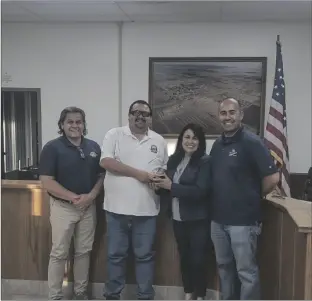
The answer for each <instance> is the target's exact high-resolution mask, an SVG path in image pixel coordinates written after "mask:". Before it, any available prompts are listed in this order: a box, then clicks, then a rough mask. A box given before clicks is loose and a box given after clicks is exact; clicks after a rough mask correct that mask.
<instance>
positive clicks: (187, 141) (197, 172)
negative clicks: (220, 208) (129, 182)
mask: <svg viewBox="0 0 312 301" xmlns="http://www.w3.org/2000/svg"><path fill="white" fill-rule="evenodd" d="M153 182H154V185H155V189H156V192H157V193H158V194H159V195H160V197H161V201H162V203H164V200H165V201H167V202H166V203H167V204H169V211H170V215H171V217H172V220H173V230H174V235H175V238H176V241H177V246H178V251H179V255H180V269H181V273H182V281H183V286H184V291H185V299H186V300H193V299H198V300H202V299H204V297H205V295H206V289H207V250H208V248H209V246H210V220H209V206H208V204H209V203H208V193H209V185H210V168H209V156H207V155H206V140H205V134H204V130H203V129H202V127H200V126H199V125H196V124H188V125H186V126H185V127H184V128H183V130H182V132H181V133H180V135H179V138H178V142H177V146H176V150H175V152H174V154H173V155H172V156H170V158H169V160H168V164H167V171H166V174H165V175H163V177H161V176H160V175H158V176H155V177H154V179H153ZM157 189H158V190H157Z"/></svg>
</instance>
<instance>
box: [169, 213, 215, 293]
mask: <svg viewBox="0 0 312 301" xmlns="http://www.w3.org/2000/svg"><path fill="white" fill-rule="evenodd" d="M173 231H174V236H175V238H176V241H177V245H178V251H179V255H180V269H181V273H182V282H183V287H184V292H185V293H194V295H195V297H205V295H206V289H207V273H208V267H207V256H208V255H207V253H208V247H209V246H211V243H210V221H208V220H206V219H205V220H198V221H173Z"/></svg>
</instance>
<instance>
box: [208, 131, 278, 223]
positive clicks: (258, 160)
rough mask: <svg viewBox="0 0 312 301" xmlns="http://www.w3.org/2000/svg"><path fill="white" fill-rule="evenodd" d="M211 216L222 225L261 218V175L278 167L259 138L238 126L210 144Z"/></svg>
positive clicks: (267, 173) (274, 171) (256, 220)
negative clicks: (233, 133)
mask: <svg viewBox="0 0 312 301" xmlns="http://www.w3.org/2000/svg"><path fill="white" fill-rule="evenodd" d="M210 155H211V168H212V204H213V210H212V219H213V220H214V221H215V222H217V223H220V224H224V225H253V224H255V223H256V222H258V221H260V220H261V200H262V197H263V196H262V179H263V178H264V177H266V176H268V175H271V174H274V173H276V172H277V171H278V170H277V168H276V166H275V164H274V162H273V159H272V157H271V155H270V152H269V150H268V149H267V147H266V146H265V145H264V143H263V141H262V140H261V138H260V137H259V136H257V135H255V134H253V133H251V132H250V131H248V130H246V129H244V128H241V129H239V130H238V132H237V133H236V134H235V135H234V136H233V137H225V136H224V135H222V136H221V137H219V138H218V139H217V140H216V141H215V143H214V144H213V146H212V149H211V152H210Z"/></svg>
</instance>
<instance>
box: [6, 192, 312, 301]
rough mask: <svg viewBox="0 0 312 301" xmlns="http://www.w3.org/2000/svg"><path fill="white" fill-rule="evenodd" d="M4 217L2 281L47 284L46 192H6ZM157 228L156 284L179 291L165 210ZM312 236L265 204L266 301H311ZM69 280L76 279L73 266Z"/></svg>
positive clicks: (97, 255) (96, 261)
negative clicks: (15, 280)
mask: <svg viewBox="0 0 312 301" xmlns="http://www.w3.org/2000/svg"><path fill="white" fill-rule="evenodd" d="M101 199H102V198H101V197H99V200H101ZM101 206H102V204H101V202H100V201H99V202H98V211H97V216H98V224H97V228H96V237H95V243H94V248H93V252H92V260H91V271H90V277H91V281H92V282H105V274H106V273H105V265H106V248H105V245H106V241H105V232H106V225H105V215H104V212H103V210H101ZM1 214H2V219H1V224H2V227H1V232H2V235H1V240H2V241H1V242H2V243H1V248H2V264H1V271H2V278H4V279H26V280H47V274H48V273H47V272H48V271H47V269H48V261H49V252H50V248H51V231H50V223H49V197H48V195H47V194H46V192H45V191H43V190H41V189H39V188H38V189H21V188H2V202H1ZM157 227H158V231H157V239H156V246H155V247H156V270H155V285H165V286H181V276H180V270H179V263H178V262H179V261H178V258H179V257H178V253H177V248H176V244H175V240H174V237H173V233H172V227H171V223H170V220H169V219H168V218H167V216H166V213H165V212H162V211H161V214H160V216H159V218H158V226H157ZM311 235H312V234H311V233H310V234H307V233H299V232H298V228H297V226H296V225H295V223H294V222H293V220H292V219H291V217H290V216H289V214H288V213H287V212H286V211H284V210H283V208H279V207H277V206H276V205H274V204H272V203H270V202H268V201H265V202H264V223H263V229H262V234H261V236H260V242H259V262H260V273H261V283H262V297H263V299H304V298H305V299H308V298H311V299H312V275H311V270H312V268H311V266H312V254H311V252H312V245H311V244H312V238H311V237H312V236H311ZM208 256H209V277H208V278H209V280H208V286H209V288H211V289H218V277H217V272H216V265H215V257H214V253H213V250H212V249H211V252H210V253H209V254H208ZM309 264H310V265H309ZM134 271H135V269H134V262H133V258H132V257H131V256H130V257H129V260H128V269H127V273H128V274H127V283H135V272H134ZM67 276H68V279H69V280H71V279H72V268H71V264H70V262H69V264H68V275H67Z"/></svg>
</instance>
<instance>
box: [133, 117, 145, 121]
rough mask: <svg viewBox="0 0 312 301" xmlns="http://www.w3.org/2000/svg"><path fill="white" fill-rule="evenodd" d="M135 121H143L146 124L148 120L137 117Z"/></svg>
mask: <svg viewBox="0 0 312 301" xmlns="http://www.w3.org/2000/svg"><path fill="white" fill-rule="evenodd" d="M135 121H143V122H146V119H145V118H142V117H137V118H135Z"/></svg>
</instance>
